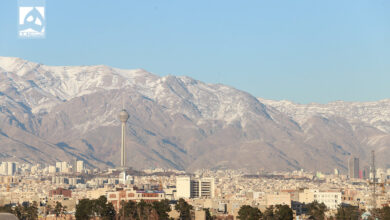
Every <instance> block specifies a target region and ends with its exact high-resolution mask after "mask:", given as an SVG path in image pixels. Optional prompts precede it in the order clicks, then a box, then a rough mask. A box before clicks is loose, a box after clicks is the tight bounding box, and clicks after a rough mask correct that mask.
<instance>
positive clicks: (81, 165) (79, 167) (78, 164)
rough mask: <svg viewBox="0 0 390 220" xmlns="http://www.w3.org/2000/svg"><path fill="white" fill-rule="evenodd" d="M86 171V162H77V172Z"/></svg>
mask: <svg viewBox="0 0 390 220" xmlns="http://www.w3.org/2000/svg"><path fill="white" fill-rule="evenodd" d="M83 171H84V161H82V160H78V161H76V172H77V173H82V172H83Z"/></svg>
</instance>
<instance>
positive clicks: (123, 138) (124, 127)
mask: <svg viewBox="0 0 390 220" xmlns="http://www.w3.org/2000/svg"><path fill="white" fill-rule="evenodd" d="M125 129H126V123H125V122H122V144H121V167H125V166H126V150H125Z"/></svg>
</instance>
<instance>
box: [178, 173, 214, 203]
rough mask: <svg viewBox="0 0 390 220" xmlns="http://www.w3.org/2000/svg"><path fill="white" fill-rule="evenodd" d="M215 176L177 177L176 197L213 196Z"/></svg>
mask: <svg viewBox="0 0 390 220" xmlns="http://www.w3.org/2000/svg"><path fill="white" fill-rule="evenodd" d="M214 189H215V187H214V178H191V177H189V176H179V177H176V198H178V199H179V198H213V197H214Z"/></svg>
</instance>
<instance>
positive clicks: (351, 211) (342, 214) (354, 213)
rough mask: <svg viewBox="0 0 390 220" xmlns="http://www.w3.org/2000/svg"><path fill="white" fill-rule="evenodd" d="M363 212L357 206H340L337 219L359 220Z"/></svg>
mask: <svg viewBox="0 0 390 220" xmlns="http://www.w3.org/2000/svg"><path fill="white" fill-rule="evenodd" d="M360 215H361V212H360V210H359V208H358V207H357V206H339V207H338V208H337V213H336V219H338V220H355V219H359V217H360Z"/></svg>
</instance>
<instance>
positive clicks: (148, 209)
mask: <svg viewBox="0 0 390 220" xmlns="http://www.w3.org/2000/svg"><path fill="white" fill-rule="evenodd" d="M137 214H138V219H140V220H144V219H148V218H149V217H155V218H157V213H156V211H155V210H154V209H153V208H152V205H151V204H149V203H146V202H145V201H144V200H141V201H140V202H139V203H137Z"/></svg>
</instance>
